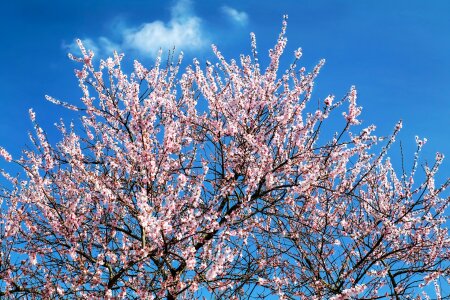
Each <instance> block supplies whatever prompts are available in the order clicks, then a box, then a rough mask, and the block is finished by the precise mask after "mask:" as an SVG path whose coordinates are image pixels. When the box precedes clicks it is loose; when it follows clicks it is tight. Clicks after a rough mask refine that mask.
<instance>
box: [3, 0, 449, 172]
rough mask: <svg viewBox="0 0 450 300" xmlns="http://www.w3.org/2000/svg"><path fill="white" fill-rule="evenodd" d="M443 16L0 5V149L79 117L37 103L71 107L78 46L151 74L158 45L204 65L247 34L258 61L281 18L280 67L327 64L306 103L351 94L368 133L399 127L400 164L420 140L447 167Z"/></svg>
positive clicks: (415, 5)
mask: <svg viewBox="0 0 450 300" xmlns="http://www.w3.org/2000/svg"><path fill="white" fill-rule="evenodd" d="M449 12H450V1H445V0H441V1H438V0H435V1H416V0H407V1H402V0H396V1H392V0H377V1H355V0H347V1H345V0H338V1H320V0H319V1H318V0H314V1H312V0H311V1H305V0H291V1H288V0H284V1H281V0H280V1H276V2H275V1H262V0H259V1H257V0H247V1H239V0H234V1H225V0H217V1H211V0H201V1H200V0H199V1H191V2H189V1H186V0H180V1H137V0H128V1H117V0H108V1H103V0H99V1H64V0H59V1H57V0H47V1H43V0H42V1H37V0H35V1H25V0H22V1H19V0H18V1H2V2H1V4H0V22H1V24H0V36H1V38H2V46H1V47H0V62H1V66H2V67H1V69H0V87H1V91H2V93H1V96H0V104H1V110H0V114H1V118H0V145H2V146H4V147H5V148H7V149H8V151H10V152H11V153H12V154H13V155H15V156H16V157H17V155H19V153H20V150H21V149H23V148H24V146H25V145H27V144H28V145H29V144H30V142H29V141H28V138H27V132H28V131H30V130H31V129H32V125H31V122H30V121H29V119H28V109H29V108H30V107H33V108H34V110H35V111H36V114H37V120H38V122H39V123H40V124H41V125H42V126H43V127H44V129H46V130H47V131H49V132H52V130H53V129H52V128H53V126H52V124H53V123H54V122H57V121H58V120H59V118H60V117H63V118H64V119H65V120H71V119H76V118H77V115H76V114H74V113H72V112H66V111H65V110H64V109H62V108H60V107H57V106H55V105H53V104H51V103H49V102H47V101H45V100H44V95H45V94H49V95H51V96H54V97H55V98H58V99H61V100H65V101H68V102H74V101H75V102H76V101H77V99H78V98H79V96H80V92H79V91H78V87H77V84H78V83H77V80H76V78H75V77H74V76H73V69H74V67H76V65H74V63H73V62H71V61H69V60H68V59H67V53H68V52H69V51H72V50H73V49H74V43H73V41H74V39H75V38H81V39H82V40H84V41H85V44H86V46H88V47H91V48H93V49H94V50H97V56H99V57H103V58H106V57H107V56H109V55H111V51H112V49H118V50H119V51H124V52H125V54H126V58H125V60H126V61H128V62H132V60H133V59H135V58H137V59H139V60H141V61H142V62H143V63H144V64H146V65H151V64H152V61H153V59H154V55H155V53H156V51H157V50H158V49H159V48H160V47H162V48H163V49H168V48H172V45H174V44H175V46H176V48H177V49H181V50H183V51H184V53H185V54H186V62H188V63H190V62H191V61H192V58H193V57H197V58H199V60H200V61H205V60H206V59H209V60H213V55H212V51H211V50H210V44H211V43H215V44H217V45H218V47H219V48H220V50H221V51H222V52H223V53H224V54H225V56H226V57H227V58H233V57H234V58H236V57H238V55H239V54H240V53H245V54H249V53H250V39H249V33H250V32H252V31H253V32H255V33H256V37H257V42H258V48H259V52H260V56H261V57H263V56H264V55H266V54H267V50H268V49H269V47H271V46H272V45H273V44H274V43H275V40H276V38H277V35H278V32H279V30H280V27H281V20H282V16H283V14H288V15H289V22H288V31H287V36H288V49H287V55H286V57H287V58H286V60H285V61H286V62H287V63H288V62H290V61H291V57H293V56H291V55H292V54H291V53H293V51H294V50H295V49H297V47H302V48H303V53H304V54H303V58H302V61H301V63H300V64H301V65H304V66H306V67H307V68H309V69H311V68H312V67H313V66H314V65H315V64H316V63H317V62H318V61H319V59H321V58H325V59H326V60H327V63H326V65H325V67H324V68H323V70H322V72H321V74H320V75H319V78H318V80H317V82H316V87H317V89H316V91H315V93H314V94H313V99H314V101H316V99H317V100H318V99H321V100H323V98H324V97H325V96H327V95H328V94H334V95H336V97H337V98H340V97H342V96H343V95H345V93H346V92H347V91H348V89H349V88H350V86H351V85H356V87H357V89H358V95H359V98H358V100H359V101H358V102H359V105H361V106H363V108H364V109H363V114H362V119H363V120H364V124H367V125H369V124H372V123H373V124H376V125H377V128H378V129H377V133H378V134H380V135H386V134H388V133H390V132H391V131H392V128H393V127H394V125H395V123H396V121H397V120H399V119H402V120H403V121H404V126H403V130H402V133H401V135H400V136H399V139H400V140H402V142H403V143H404V145H405V148H406V149H407V151H406V153H407V154H409V155H412V152H413V151H414V136H415V135H419V136H420V137H427V138H428V144H427V145H426V147H425V149H424V157H426V158H427V159H428V160H429V161H431V160H433V159H434V154H435V152H436V151H441V152H443V153H444V154H446V155H447V157H448V159H450V143H449V141H450V130H449V129H450V100H449V99H450V84H449V83H450V13H449ZM75 51H76V50H75ZM338 117H339V116H338ZM336 130H338V129H336ZM398 149H399V148H398V144H397V146H394V148H393V152H397V153H398V151H399V150H398ZM392 156H394V157H395V156H396V155H395V153H393V154H392ZM448 159H447V160H448ZM449 165H450V164H449V162H448V161H447V162H445V163H444V166H443V168H442V169H441V170H442V172H441V176H443V177H448V173H449V172H448V169H449ZM3 166H4V162H3V161H2V162H0V167H3Z"/></svg>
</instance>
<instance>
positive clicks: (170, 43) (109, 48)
mask: <svg viewBox="0 0 450 300" xmlns="http://www.w3.org/2000/svg"><path fill="white" fill-rule="evenodd" d="M201 23H202V20H201V19H200V18H199V17H197V16H195V15H194V14H193V13H192V4H191V1H190V0H179V1H178V2H176V3H175V5H174V6H173V7H172V8H171V18H170V20H169V21H168V22H163V21H161V20H156V21H153V22H150V23H143V24H141V25H140V26H138V27H127V26H123V27H122V28H121V31H122V32H121V40H120V41H119V42H118V43H115V42H113V41H111V40H110V39H108V38H106V37H100V38H98V39H96V40H93V39H90V38H87V39H83V40H82V41H83V43H84V45H85V47H86V48H88V49H92V50H93V51H94V52H96V53H97V54H99V52H100V55H104V54H107V55H110V54H111V53H112V52H113V50H117V51H124V50H135V51H138V52H140V54H142V55H147V56H148V55H150V56H155V55H156V54H157V53H158V51H159V49H160V48H161V49H162V50H171V49H172V48H173V47H175V48H176V49H177V50H183V51H188V50H198V49H200V48H203V47H204V46H207V45H208V44H209V41H208V39H207V38H206V37H205V34H204V32H203V30H202V28H201ZM64 48H66V49H68V50H69V51H73V53H78V52H79V50H77V49H78V47H77V45H76V43H72V44H70V45H68V46H67V45H66V46H64ZM74 50H77V51H74Z"/></svg>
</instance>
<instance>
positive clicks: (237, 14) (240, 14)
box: [222, 5, 248, 25]
mask: <svg viewBox="0 0 450 300" xmlns="http://www.w3.org/2000/svg"><path fill="white" fill-rule="evenodd" d="M222 11H223V12H224V13H225V14H226V15H227V16H228V17H229V18H230V19H231V20H232V21H233V22H235V23H237V24H239V25H246V24H247V22H248V15H247V13H246V12H244V11H238V10H237V9H235V8H232V7H229V6H226V5H225V6H222Z"/></svg>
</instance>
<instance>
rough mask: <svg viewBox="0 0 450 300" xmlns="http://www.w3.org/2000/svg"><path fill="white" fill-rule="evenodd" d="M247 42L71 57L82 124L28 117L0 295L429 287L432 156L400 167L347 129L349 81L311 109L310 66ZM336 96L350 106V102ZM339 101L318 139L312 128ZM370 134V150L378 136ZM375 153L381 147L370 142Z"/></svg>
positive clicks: (5, 209) (448, 249) (438, 204)
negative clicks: (127, 67)
mask: <svg viewBox="0 0 450 300" xmlns="http://www.w3.org/2000/svg"><path fill="white" fill-rule="evenodd" d="M285 27H286V23H284V26H283V29H282V32H281V34H280V36H279V38H278V41H277V43H276V45H275V47H274V48H273V49H272V50H270V52H269V56H270V62H269V64H268V66H267V67H266V68H262V67H261V66H260V64H259V62H258V55H257V51H256V42H255V37H254V36H252V49H253V54H252V55H249V56H241V57H240V62H237V61H235V60H231V61H227V60H226V59H225V58H224V57H223V56H222V55H221V53H220V52H219V51H218V50H217V49H216V48H215V47H213V50H214V53H215V55H216V56H217V59H218V62H217V63H215V64H212V63H209V62H207V63H206V65H205V67H202V66H201V63H200V62H198V61H197V60H194V62H193V65H192V66H190V67H187V68H186V69H185V70H184V71H180V62H181V56H180V58H179V61H178V62H177V61H173V60H172V61H173V62H168V63H167V65H162V64H161V62H160V59H159V58H158V59H157V60H156V63H155V66H154V67H151V68H150V69H146V68H145V67H144V66H143V65H141V64H140V63H139V62H137V61H135V62H134V72H133V73H131V75H129V76H128V75H126V74H124V73H123V71H122V69H121V60H122V56H121V55H118V54H117V53H116V54H115V55H114V57H113V58H108V59H107V60H105V61H103V60H101V61H100V64H99V67H98V68H95V67H94V65H96V64H95V63H94V62H93V56H94V54H93V53H92V52H90V51H86V50H85V49H84V47H83V45H82V44H81V43H79V46H80V49H81V51H82V54H83V56H82V57H80V58H78V57H74V56H71V58H72V59H73V60H75V61H77V62H79V63H80V65H81V68H80V70H76V76H77V78H78V80H79V85H80V87H81V89H82V92H83V97H82V101H83V103H84V105H82V107H75V106H73V105H71V104H68V103H65V102H60V101H58V100H56V99H54V98H52V97H47V99H48V100H50V101H52V102H56V103H58V104H60V105H63V106H65V107H67V108H69V109H73V110H77V111H79V112H80V114H81V120H80V126H77V125H74V124H70V126H66V125H65V124H64V123H61V124H59V125H58V128H59V130H60V131H61V135H62V138H61V140H60V142H59V143H57V144H56V145H52V144H51V143H50V142H49V141H48V139H47V136H46V134H45V131H44V130H43V129H42V128H41V127H40V126H39V125H38V123H37V121H36V118H35V114H34V112H33V111H31V110H30V118H31V120H32V122H33V124H34V126H35V134H34V135H32V136H31V140H32V142H33V144H34V149H32V150H27V151H24V152H23V156H22V157H21V158H17V159H15V158H12V157H11V156H10V155H9V154H8V152H6V150H5V149H3V148H0V155H1V156H2V157H3V158H4V159H6V160H7V161H12V162H15V163H16V164H18V165H20V166H21V167H22V168H23V170H24V174H25V175H22V176H19V177H14V176H11V175H9V174H8V173H7V172H6V171H3V175H4V177H6V179H8V180H9V181H10V183H11V186H12V188H10V189H6V188H5V189H4V191H3V193H2V194H1V196H0V201H1V223H0V237H1V241H0V243H1V249H0V296H1V297H2V298H3V297H4V298H19V297H23V298H25V299H56V298H58V299H59V298H67V299H74V298H80V299H175V298H178V299H191V298H198V297H202V296H205V297H207V298H214V299H241V298H242V299H247V298H264V297H268V296H270V295H275V296H277V295H278V296H279V297H280V298H282V299H294V298H295V299H378V298H383V297H388V298H393V299H404V298H406V297H422V296H423V297H427V296H426V295H425V294H426V293H429V294H430V295H433V296H434V295H438V296H439V297H444V296H445V295H444V294H445V293H444V292H443V291H442V289H440V286H441V284H444V283H443V281H445V278H447V279H448V277H449V276H450V272H449V259H450V239H449V234H448V223H446V220H447V217H446V213H447V212H446V210H447V208H448V205H449V201H450V199H449V198H448V197H444V196H443V193H442V192H443V190H444V189H445V188H446V187H447V186H448V184H449V181H448V180H447V181H445V182H444V183H443V184H442V185H436V184H435V174H436V172H437V170H438V166H439V165H440V164H441V162H442V159H443V156H442V155H441V154H437V155H436V161H435V163H434V164H431V165H424V166H423V169H424V173H423V174H422V175H421V178H422V179H421V180H420V182H415V181H414V179H416V181H417V177H418V176H416V175H415V172H416V169H418V164H419V163H418V152H419V151H420V149H421V147H422V145H423V144H424V142H425V141H424V140H417V144H418V148H417V152H416V156H415V158H413V163H412V165H413V167H412V170H411V171H406V170H405V169H401V170H400V171H399V170H394V168H393V165H392V164H391V162H390V160H389V158H388V157H387V156H386V154H387V151H388V148H389V146H390V145H391V144H392V143H393V142H394V139H395V136H396V134H397V132H398V131H399V130H400V128H401V123H398V124H397V125H396V126H395V129H394V132H393V134H392V135H391V136H390V137H388V138H387V139H384V141H382V139H381V138H378V137H376V136H375V135H374V134H373V131H374V129H375V127H374V126H368V127H365V128H363V127H361V126H360V125H359V124H360V121H359V120H358V116H359V115H360V112H361V108H360V107H358V106H357V105H356V90H355V88H351V89H350V91H349V92H348V94H347V95H346V96H345V97H344V98H343V99H342V100H339V101H334V99H333V96H329V97H327V98H326V99H324V101H323V102H322V104H321V105H319V106H318V107H317V108H314V105H311V104H308V103H309V100H310V98H311V92H312V88H313V82H314V79H315V78H316V76H317V75H318V73H319V70H320V68H321V66H322V65H323V63H324V62H323V61H321V62H320V63H319V64H318V65H317V66H316V67H315V68H314V69H313V70H312V71H311V72H310V73H307V72H306V71H305V69H304V68H300V69H299V68H298V67H297V66H296V64H297V60H298V59H299V58H300V56H301V51H300V50H298V51H296V52H295V58H294V60H295V62H294V63H293V64H292V65H291V66H290V67H289V68H288V69H287V70H286V71H285V72H284V73H281V74H280V73H279V64H280V56H281V55H282V53H283V50H284V49H285V45H286V37H285ZM346 103H348V108H347V109H345V107H347V105H346ZM341 109H345V112H344V113H343V115H344V119H343V122H342V123H343V126H342V128H341V129H340V130H339V131H337V132H336V133H335V134H334V136H333V137H332V138H330V139H329V140H328V141H322V139H321V138H319V137H321V135H320V131H321V128H323V126H324V125H323V124H326V122H327V118H329V117H332V116H333V115H334V114H335V112H336V111H339V110H341ZM379 145H380V146H379ZM376 149H379V150H376Z"/></svg>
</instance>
